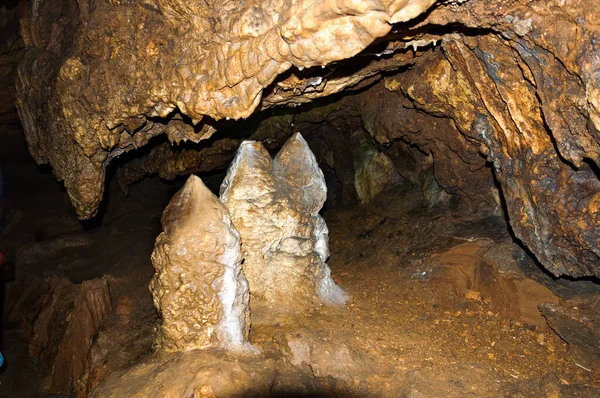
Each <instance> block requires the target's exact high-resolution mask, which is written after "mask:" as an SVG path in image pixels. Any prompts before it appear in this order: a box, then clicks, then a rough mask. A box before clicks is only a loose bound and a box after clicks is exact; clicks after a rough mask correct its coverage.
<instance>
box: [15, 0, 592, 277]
mask: <svg viewBox="0 0 600 398" xmlns="http://www.w3.org/2000/svg"><path fill="white" fill-rule="evenodd" d="M596 3H597V2H596V1H594V0H569V1H566V0H532V1H527V2H518V1H497V0H469V1H435V0H401V1H390V0H379V1H374V0H364V1H351V0H342V1H330V0H326V1H317V0H291V1H283V0H272V1H270V2H267V3H264V4H263V3H261V4H258V3H256V2H252V1H249V2H245V3H234V2H224V1H217V2H209V3H206V4H205V3H200V2H197V1H194V2H189V1H185V2H184V1H181V0H173V1H163V0H148V1H141V0H123V1H100V0H82V1H77V2H73V1H67V0H63V1H35V2H30V4H29V10H28V13H26V14H27V15H26V16H25V17H24V18H23V19H22V23H21V25H22V26H21V30H22V37H23V42H24V44H25V50H24V56H23V58H22V60H21V62H20V65H19V68H18V78H17V108H18V111H19V115H20V118H21V121H22V123H23V126H24V130H25V134H26V136H27V139H28V144H29V149H30V151H31V153H32V155H33V157H34V158H35V159H36V161H37V162H38V163H49V164H50V165H51V166H52V168H53V170H54V173H55V175H56V176H57V178H58V179H59V180H63V181H64V183H65V186H66V188H67V191H68V192H69V195H70V197H71V200H72V202H73V204H74V206H75V208H76V210H77V212H78V214H79V216H80V217H81V218H90V217H92V216H93V215H94V214H95V212H96V210H97V208H98V205H99V203H100V201H101V199H102V195H103V187H104V177H105V170H106V168H107V166H108V165H109V163H110V162H111V161H112V160H113V159H114V158H116V157H118V156H120V155H121V154H123V153H125V152H127V151H131V150H134V149H137V148H140V147H142V146H145V145H147V144H148V143H149V142H150V140H151V139H152V138H153V137H156V136H158V135H161V134H166V136H167V137H168V138H169V140H170V141H171V142H172V143H174V142H177V143H178V142H180V141H185V140H189V141H193V142H199V141H200V140H202V139H206V138H207V137H210V136H211V135H212V134H213V133H214V126H213V124H214V123H215V121H214V120H210V119H211V118H212V119H215V120H218V119H223V118H232V119H240V118H246V117H248V116H250V115H251V114H252V112H254V111H255V110H256V109H259V110H264V109H266V108H269V107H273V106H276V105H281V104H300V103H307V102H310V101H313V100H314V99H316V98H319V97H324V96H327V95H330V94H332V93H337V92H340V91H342V90H347V89H364V88H365V87H369V86H370V85H372V84H373V83H375V82H376V81H377V79H382V73H383V72H386V79H385V87H386V88H387V89H388V90H390V91H392V94H394V95H391V96H383V95H382V96H379V95H378V93H381V86H382V85H379V86H376V87H378V88H375V89H374V90H380V91H371V90H368V91H367V93H368V92H370V93H371V94H367V95H365V96H364V97H363V98H365V99H367V100H368V101H370V104H369V103H366V102H365V103H363V104H362V106H358V107H357V108H356V109H355V111H358V113H359V115H358V116H359V118H360V119H361V120H362V122H363V125H364V126H363V127H364V129H365V130H366V131H368V132H369V133H370V134H371V135H372V136H373V137H374V138H375V140H377V141H378V142H379V143H380V144H383V145H394V144H396V143H398V142H399V141H404V142H405V144H407V145H408V146H409V147H410V148H413V149H414V148H418V149H415V150H419V151H422V152H423V153H424V154H426V155H431V156H432V158H433V161H434V166H433V169H434V173H435V180H436V182H437V183H439V185H440V186H441V187H442V188H443V190H444V192H446V193H448V194H450V195H454V196H461V197H466V198H468V199H469V201H470V202H471V203H475V204H476V203H482V204H486V203H488V202H489V201H490V200H491V199H490V198H492V197H493V196H494V195H496V196H497V194H496V193H497V191H496V186H495V185H498V186H499V188H500V193H501V197H502V198H503V202H504V203H505V205H506V206H505V207H506V210H507V213H508V216H509V218H510V223H511V226H512V229H513V230H514V232H515V235H516V237H517V238H519V239H520V240H521V241H522V242H523V243H524V244H525V245H526V246H527V247H528V248H529V249H530V250H531V251H532V253H533V254H534V255H535V256H536V257H537V259H538V260H539V261H540V262H541V264H543V265H544V267H546V268H547V269H548V270H549V271H550V272H552V273H553V274H554V275H570V276H574V277H582V276H600V267H599V266H598V264H600V251H599V250H600V249H599V248H600V231H599V230H598V225H600V219H599V217H600V211H599V209H600V194H599V191H600V181H599V179H598V175H599V171H598V167H599V166H600V133H599V131H600V74H599V73H598V68H597V65H598V63H599V62H600V61H599V56H598V54H600V52H599V51H598V46H599V44H598V43H600V18H599V17H598V15H599V14H598V12H597V4H596ZM419 15H420V17H419V18H416V17H417V16H419ZM348 58H353V59H351V60H348V61H343V60H345V59H348ZM321 67H323V68H321ZM392 71H397V72H398V73H397V74H396V75H395V76H392V74H393V73H392ZM396 93H397V94H396ZM392 112H393V113H392ZM352 116H354V117H356V116H357V115H356V114H354V115H352ZM238 138H239V137H238ZM192 151H193V150H192ZM166 152H167V151H165V150H160V151H159V150H157V151H156V152H154V156H153V159H154V160H151V161H150V162H143V161H142V162H138V163H139V164H137V165H134V167H133V168H132V169H131V170H130V173H123V174H125V176H124V178H123V181H124V183H127V181H133V180H135V179H136V178H139V175H140V174H143V173H145V172H159V173H161V174H164V175H173V174H174V173H186V172H187V173H189V172H190V170H201V169H202V168H203V166H201V165H197V164H193V163H195V160H194V159H198V160H199V161H202V162H204V161H205V159H206V155H208V154H209V153H207V152H205V151H202V153H193V152H188V151H185V154H184V155H182V159H181V160H182V162H181V163H177V160H178V159H176V157H170V156H168V155H167V154H166ZM182 152H184V151H182ZM480 154H483V155H484V157H482V156H480ZM165 159H167V160H166V161H169V162H171V163H169V164H166V165H165V164H163V165H159V164H150V163H153V162H155V161H156V162H161V161H163V160H165ZM211 161H212V158H211ZM486 161H487V162H486ZM190 163H192V164H190ZM488 166H493V176H494V177H495V180H496V182H497V184H496V183H495V181H494V177H492V173H490V172H489V169H488V168H487V167H488ZM440 192H441V191H440Z"/></svg>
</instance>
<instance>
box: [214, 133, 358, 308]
mask: <svg viewBox="0 0 600 398" xmlns="http://www.w3.org/2000/svg"><path fill="white" fill-rule="evenodd" d="M326 197H327V188H326V186H325V179H324V177H323V173H322V172H321V170H320V169H319V166H318V165H317V162H316V159H315V157H314V155H313V153H312V152H311V151H310V148H309V147H308V145H307V144H306V141H305V140H304V138H302V136H301V135H300V134H296V135H294V136H293V137H292V138H290V139H289V140H288V142H287V143H286V144H285V145H284V147H283V148H282V149H281V151H280V152H279V154H278V155H277V157H276V158H275V159H274V160H271V157H270V155H269V153H268V152H267V151H266V149H265V148H264V147H263V146H262V144H260V143H258V142H254V141H246V142H244V143H242V145H241V146H240V149H239V151H238V153H237V155H236V158H235V159H234V161H233V163H232V165H231V167H230V168H229V171H228V173H227V176H226V177H225V180H224V181H223V185H222V186H221V200H222V201H223V202H224V203H225V204H226V205H227V207H228V208H229V211H230V213H231V216H232V220H233V223H234V224H235V226H236V228H237V229H238V230H239V231H240V234H241V236H242V249H243V251H244V258H245V260H244V271H245V273H246V275H247V277H248V282H249V284H250V292H251V295H252V297H253V298H254V300H255V301H253V305H254V304H256V305H266V306H268V307H269V308H270V309H271V310H272V311H275V312H294V311H303V310H305V309H306V308H307V307H310V306H314V305H317V304H319V303H325V304H329V305H341V304H343V303H344V302H345V300H346V296H345V293H344V292H343V290H342V289H341V288H340V287H339V286H337V285H336V284H335V282H334V281H333V280H332V279H331V274H330V270H329V267H328V266H327V264H326V263H325V261H326V260H327V257H329V246H328V230H327V226H326V225H325V221H324V220H323V218H322V217H321V216H320V215H319V210H320V209H321V207H323V204H324V203H325V199H326Z"/></svg>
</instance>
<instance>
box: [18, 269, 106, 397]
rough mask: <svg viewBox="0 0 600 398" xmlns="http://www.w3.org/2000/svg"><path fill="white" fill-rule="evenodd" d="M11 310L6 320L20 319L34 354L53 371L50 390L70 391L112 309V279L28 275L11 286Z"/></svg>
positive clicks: (48, 381)
mask: <svg viewBox="0 0 600 398" xmlns="http://www.w3.org/2000/svg"><path fill="white" fill-rule="evenodd" d="M6 309H7V310H8V311H7V315H6V321H7V322H17V323H19V324H20V325H21V329H22V331H23V332H24V335H25V337H26V338H27V339H28V340H29V357H30V359H32V360H33V359H35V360H36V363H38V364H39V366H40V372H41V373H46V370H48V376H47V378H46V379H45V380H44V390H46V391H47V392H48V393H49V394H51V395H61V396H70V395H71V394H72V393H73V389H74V387H76V386H74V384H75V383H76V382H77V380H79V378H80V377H81V376H82V375H83V374H84V372H85V370H86V366H87V365H88V363H89V361H90V352H91V349H92V345H93V343H94V340H95V339H96V337H97V334H98V331H99V330H100V328H101V326H102V324H103V322H104V321H105V319H106V318H107V317H108V316H109V314H110V312H111V310H112V302H111V297H110V292H109V283H108V280H107V279H106V278H102V279H92V280H88V281H84V282H82V283H81V284H73V283H71V282H70V281H69V280H68V279H67V278H65V277H58V276H53V277H49V278H46V279H45V280H41V279H39V278H37V277H33V276H31V277H27V278H23V279H22V280H21V281H19V282H18V283H17V284H16V285H13V286H12V287H11V289H10V290H9V291H8V294H7V306H6ZM46 368H48V369H46Z"/></svg>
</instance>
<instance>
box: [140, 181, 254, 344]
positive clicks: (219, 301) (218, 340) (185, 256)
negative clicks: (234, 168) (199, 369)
mask: <svg viewBox="0 0 600 398" xmlns="http://www.w3.org/2000/svg"><path fill="white" fill-rule="evenodd" d="M162 226H163V233H161V234H160V235H159V236H158V238H157V239H156V246H155V249H154V252H153V253H152V263H153V264H154V268H155V270H156V274H155V276H154V278H153V279H152V282H151V283H150V291H151V292H152V295H153V297H154V305H155V307H156V308H157V309H158V311H159V313H160V315H161V318H162V323H161V325H160V327H159V330H158V335H157V337H156V346H157V347H158V348H160V349H163V350H165V351H189V350H194V349H200V348H207V347H210V346H222V347H225V348H228V349H234V350H237V349H243V348H247V347H248V343H247V337H248V330H249V328H250V324H249V320H248V283H247V282H246V279H245V277H244V274H243V271H242V268H241V261H242V254H241V251H240V235H239V233H238V232H237V230H236V229H235V227H234V226H233V224H232V223H231V219H230V218H229V212H228V211H227V208H226V207H225V206H224V205H223V204H222V203H221V202H220V201H219V198H217V197H216V196H215V195H214V194H213V193H212V192H210V190H209V189H208V188H206V186H205V185H204V184H203V183H202V180H201V179H200V178H198V177H196V176H193V175H192V176H190V177H189V179H188V181H187V182H186V184H185V186H184V187H183V188H182V189H181V190H180V191H179V192H178V193H177V194H176V195H175V196H174V197H173V199H172V200H171V202H170V203H169V206H168V207H167V208H166V209H165V212H164V214H163V217H162Z"/></svg>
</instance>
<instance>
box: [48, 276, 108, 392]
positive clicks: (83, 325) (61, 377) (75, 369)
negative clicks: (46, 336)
mask: <svg viewBox="0 0 600 398" xmlns="http://www.w3.org/2000/svg"><path fill="white" fill-rule="evenodd" d="M78 290H79V295H78V297H77V298H76V299H75V303H74V308H73V311H72V312H71V313H70V314H69V316H68V318H67V320H68V326H67V330H66V331H65V334H64V336H63V338H62V341H61V342H60V344H59V346H58V353H57V355H56V358H55V359H54V363H53V365H52V373H51V375H50V386H49V390H50V391H52V392H53V393H57V394H65V395H68V394H70V393H71V392H72V389H73V382H74V381H76V380H78V379H79V377H80V376H81V375H82V374H83V372H84V370H85V364H86V361H87V359H88V354H89V351H90V346H91V341H92V339H93V337H94V335H95V333H96V332H97V331H98V328H99V327H100V324H101V323H102V320H103V319H104V317H105V316H106V315H108V313H109V312H110V310H111V300H110V294H109V291H108V282H107V281H106V280H105V279H94V280H92V281H84V282H83V283H82V284H81V286H80V287H79V289H78Z"/></svg>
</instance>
